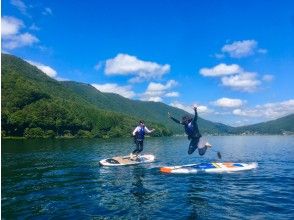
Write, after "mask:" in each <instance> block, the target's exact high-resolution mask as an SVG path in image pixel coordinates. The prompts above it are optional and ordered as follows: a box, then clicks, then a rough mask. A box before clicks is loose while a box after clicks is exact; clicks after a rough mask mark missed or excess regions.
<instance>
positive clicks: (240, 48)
mask: <svg viewBox="0 0 294 220" xmlns="http://www.w3.org/2000/svg"><path fill="white" fill-rule="evenodd" d="M222 52H223V53H224V54H225V53H227V54H228V55H229V56H230V57H232V58H242V57H248V56H251V55H254V54H255V53H261V54H266V53H267V50H266V49H262V48H258V43H257V41H256V40H243V41H234V42H233V43H231V44H226V45H224V46H223V47H222Z"/></svg>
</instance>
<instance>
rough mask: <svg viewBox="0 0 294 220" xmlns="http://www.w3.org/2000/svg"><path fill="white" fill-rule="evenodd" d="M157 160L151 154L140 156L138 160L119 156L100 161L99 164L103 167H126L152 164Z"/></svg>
mask: <svg viewBox="0 0 294 220" xmlns="http://www.w3.org/2000/svg"><path fill="white" fill-rule="evenodd" d="M154 160H155V156H154V155H151V154H145V155H139V156H138V157H137V158H131V157H130V156H118V157H112V158H107V159H103V160H100V161H99V163H100V165H102V166H126V165H136V164H141V163H152V162H153V161H154Z"/></svg>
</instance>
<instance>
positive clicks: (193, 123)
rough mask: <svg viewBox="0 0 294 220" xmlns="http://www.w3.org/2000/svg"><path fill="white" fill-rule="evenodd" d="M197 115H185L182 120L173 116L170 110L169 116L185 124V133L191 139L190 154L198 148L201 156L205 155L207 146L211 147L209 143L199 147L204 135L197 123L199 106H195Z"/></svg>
mask: <svg viewBox="0 0 294 220" xmlns="http://www.w3.org/2000/svg"><path fill="white" fill-rule="evenodd" d="M193 109H194V112H195V116H194V118H192V117H191V116H189V115H187V116H183V117H182V121H179V120H177V119H175V118H174V117H172V116H171V115H170V113H169V112H168V117H169V118H170V119H172V120H173V121H174V122H176V123H178V124H181V125H184V129H185V133H186V134H187V135H188V139H189V140H191V141H190V144H189V149H188V154H192V153H193V152H194V151H195V150H196V149H197V148H198V152H199V154H200V155H201V156H203V155H204V154H205V152H206V150H207V147H211V145H210V144H209V143H206V144H205V145H204V146H203V147H198V143H199V140H200V138H201V137H202V136H201V134H200V132H199V129H198V124H197V119H198V114H197V107H196V106H194V107H193Z"/></svg>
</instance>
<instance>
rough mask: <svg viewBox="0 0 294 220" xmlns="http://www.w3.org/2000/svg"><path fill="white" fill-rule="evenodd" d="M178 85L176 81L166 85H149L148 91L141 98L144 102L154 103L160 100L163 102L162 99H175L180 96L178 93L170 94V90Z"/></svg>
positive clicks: (170, 81)
mask: <svg viewBox="0 0 294 220" xmlns="http://www.w3.org/2000/svg"><path fill="white" fill-rule="evenodd" d="M177 84H178V83H177V82H176V81H175V80H169V81H168V82H167V83H166V84H161V83H154V82H151V83H149V85H148V87H147V89H146V91H145V92H144V94H143V95H142V96H141V99H142V100H147V101H154V100H160V101H162V97H163V96H166V97H175V96H176V95H178V93H177V92H170V91H169V90H170V89H172V88H173V87H175V86H176V85H177Z"/></svg>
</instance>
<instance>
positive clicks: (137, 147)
mask: <svg viewBox="0 0 294 220" xmlns="http://www.w3.org/2000/svg"><path fill="white" fill-rule="evenodd" d="M135 144H136V149H135V150H134V151H133V152H132V154H138V153H139V152H140V143H139V141H138V140H135Z"/></svg>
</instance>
